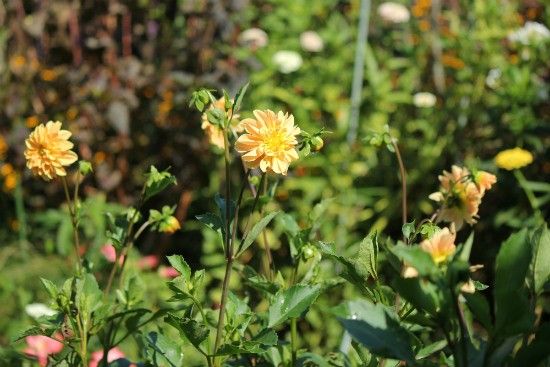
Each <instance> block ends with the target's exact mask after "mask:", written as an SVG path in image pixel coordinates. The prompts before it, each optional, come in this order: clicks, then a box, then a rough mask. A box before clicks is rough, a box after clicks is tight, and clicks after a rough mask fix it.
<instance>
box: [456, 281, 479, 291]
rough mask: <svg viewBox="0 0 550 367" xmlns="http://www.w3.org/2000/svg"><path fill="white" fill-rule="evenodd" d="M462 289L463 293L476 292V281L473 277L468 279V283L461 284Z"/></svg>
mask: <svg viewBox="0 0 550 367" xmlns="http://www.w3.org/2000/svg"><path fill="white" fill-rule="evenodd" d="M460 291H461V292H462V293H469V294H473V293H475V291H476V285H475V284H474V281H473V280H472V279H468V281H467V282H466V283H463V284H462V285H461V286H460Z"/></svg>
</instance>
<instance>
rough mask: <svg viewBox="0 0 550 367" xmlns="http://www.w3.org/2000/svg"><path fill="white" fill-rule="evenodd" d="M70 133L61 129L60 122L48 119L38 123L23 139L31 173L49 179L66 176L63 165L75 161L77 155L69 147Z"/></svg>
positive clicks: (70, 146) (71, 144) (71, 145)
mask: <svg viewBox="0 0 550 367" xmlns="http://www.w3.org/2000/svg"><path fill="white" fill-rule="evenodd" d="M70 136H71V133H70V132H69V131H67V130H61V122H59V121H56V122H53V121H49V122H48V123H47V124H46V125H43V124H40V125H38V126H37V127H36V128H35V129H34V131H33V132H32V133H31V134H30V135H29V137H28V138H27V140H25V145H26V147H27V149H26V150H25V158H26V159H27V167H28V168H29V169H30V170H31V171H32V173H33V174H35V175H38V176H40V177H42V178H43V179H45V180H46V181H49V180H51V179H54V178H56V177H57V176H66V175H67V172H66V171H65V166H69V165H71V164H73V163H74V162H76V160H77V159H78V156H77V155H76V153H74V152H73V151H72V150H71V148H72V147H73V143H71V142H70V141H69V138H70Z"/></svg>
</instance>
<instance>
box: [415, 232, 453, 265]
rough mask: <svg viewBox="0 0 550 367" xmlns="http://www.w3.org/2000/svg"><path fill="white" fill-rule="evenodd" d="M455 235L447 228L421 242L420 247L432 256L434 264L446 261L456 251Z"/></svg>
mask: <svg viewBox="0 0 550 367" xmlns="http://www.w3.org/2000/svg"><path fill="white" fill-rule="evenodd" d="M455 238H456V233H455V232H454V231H450V230H449V228H443V229H442V230H441V231H439V232H437V233H435V234H434V235H433V236H432V238H430V239H427V240H424V241H422V243H420V247H421V248H422V250H424V251H426V252H427V253H429V254H430V255H431V256H432V259H433V260H434V262H435V263H436V264H440V263H442V262H444V261H446V260H447V259H448V258H449V257H450V256H452V255H453V254H454V252H455V250H456V246H455Z"/></svg>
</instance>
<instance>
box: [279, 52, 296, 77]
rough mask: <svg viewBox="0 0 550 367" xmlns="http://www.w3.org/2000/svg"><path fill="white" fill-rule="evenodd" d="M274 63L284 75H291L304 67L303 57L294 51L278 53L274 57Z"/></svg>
mask: <svg viewBox="0 0 550 367" xmlns="http://www.w3.org/2000/svg"><path fill="white" fill-rule="evenodd" d="M273 63H274V64H275V65H276V66H277V69H279V71H280V72H281V73H283V74H290V73H292V72H294V71H296V70H298V69H300V67H301V66H302V56H300V54H299V53H297V52H294V51H287V50H282V51H277V52H275V54H274V55H273Z"/></svg>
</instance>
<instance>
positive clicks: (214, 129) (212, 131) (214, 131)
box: [201, 97, 243, 149]
mask: <svg viewBox="0 0 550 367" xmlns="http://www.w3.org/2000/svg"><path fill="white" fill-rule="evenodd" d="M214 108H217V109H220V110H222V111H225V98H224V97H222V98H220V99H218V100H217V101H216V102H214V103H212V104H211V105H210V107H209V109H214ZM226 113H227V118H229V117H230V116H231V110H229V111H227V112H226ZM201 128H202V129H203V130H204V132H205V134H206V136H207V137H208V140H209V141H210V143H211V144H212V145H215V146H217V147H218V148H220V149H224V144H225V143H224V137H223V134H224V132H223V129H221V128H220V127H219V126H216V125H213V124H211V123H210V121H208V117H207V115H206V113H203V114H202V125H201ZM231 128H232V129H233V130H234V131H235V132H237V133H240V132H242V131H243V128H242V126H241V124H240V123H239V115H238V114H234V115H233V116H232V118H231Z"/></svg>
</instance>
